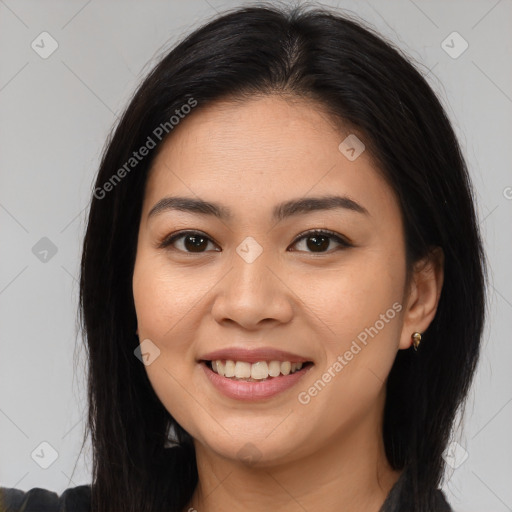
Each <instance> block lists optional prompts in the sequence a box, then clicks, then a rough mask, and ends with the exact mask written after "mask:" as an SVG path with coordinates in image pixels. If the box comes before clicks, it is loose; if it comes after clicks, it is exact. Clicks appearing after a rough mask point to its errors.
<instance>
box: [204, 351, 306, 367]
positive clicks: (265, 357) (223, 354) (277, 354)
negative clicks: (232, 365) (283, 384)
mask: <svg viewBox="0 0 512 512" xmlns="http://www.w3.org/2000/svg"><path fill="white" fill-rule="evenodd" d="M199 359H200V360H202V361H218V360H222V361H224V360H231V361H244V362H247V363H257V362H258V361H290V362H291V363H307V362H309V361H311V359H307V358H305V357H302V356H299V355H298V354H293V353H292V352H285V351H283V350H277V349H275V348H272V347H263V348H257V349H248V348H239V347H232V348H223V349H220V350H214V351H213V352H208V353H207V354H204V355H203V356H201V357H200V358H199Z"/></svg>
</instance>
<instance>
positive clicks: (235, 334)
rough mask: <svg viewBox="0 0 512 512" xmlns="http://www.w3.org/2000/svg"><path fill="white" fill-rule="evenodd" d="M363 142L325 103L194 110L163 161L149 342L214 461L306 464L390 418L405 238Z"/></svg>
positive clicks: (152, 252) (148, 205) (140, 278)
mask: <svg viewBox="0 0 512 512" xmlns="http://www.w3.org/2000/svg"><path fill="white" fill-rule="evenodd" d="M349 134H350V132H347V133H344V134H340V131H339V130H337V129H335V128H334V127H333V126H332V124H330V123H329V122H328V120H327V118H326V116H325V115H324V114H322V113H321V112H320V110H319V109H318V107H317V106H315V104H312V103H308V102H306V101H303V100H296V101H294V102H291V101H289V100H288V101H285V100H284V99H283V98H278V97H276V96H267V97H261V98H254V99H252V100H250V101H246V102H244V103H243V104H242V103H229V102H223V103H217V104H215V105H213V106H210V107H208V108H206V109H204V110H202V111H199V110H198V111H196V112H193V113H192V114H190V116H189V117H188V118H185V119H184V120H183V121H181V124H180V125H179V126H178V127H177V128H175V131H174V132H173V133H172V134H171V137H170V138H169V139H168V140H167V141H166V143H165V145H164V146H163V147H162V149H161V151H160V152H159V154H158V155H157V158H156V159H155V162H154V165H153V167H152V169H151V172H150V175H149V177H148V182H147V188H146V191H145V197H144V203H143V211H142V217H141V222H140V226H139V237H138V246H137V257H136V263H135V269H134V274H133V294H134V300H135V306H136V312H137V321H138V333H139V339H140V341H141V342H142V343H143V349H142V352H143V353H148V354H149V356H146V357H148V359H147V363H146V364H147V365H146V366H145V369H146V371H147V374H148V377H149V379H150V381H151V384H152V386H153V388H154V390H155V392H156V394H157V395H158V397H159V398H160V400H161V401H162V403H163V405H164V406H165V407H166V409H167V410H168V411H169V413H170V414H171V415H172V416H173V417H174V418H175V419H176V420H177V421H178V422H179V423H180V424H181V426H182V427H183V428H184V429H185V430H187V431H188V432H189V433H190V434H191V435H192V436H193V437H194V438H195V439H196V441H197V442H198V443H199V445H200V446H201V447H203V449H208V450H210V451H211V452H215V453H216V454H218V455H221V456H223V457H227V458H230V459H237V458H238V459H246V460H249V459H252V462H256V461H259V464H265V463H269V464H270V463H272V461H277V460H279V461H285V460H289V461H292V460H295V459H298V458H300V457H303V456H307V455H308V454H309V453H314V452H315V451H317V450H321V449H322V448H325V447H328V446H332V443H333V442H336V440H337V439H338V440H342V439H344V438H345V439H347V438H349V436H350V435H351V433H354V432H356V431H357V429H358V428H359V427H361V426H363V425H367V424H368V421H369V420H368V419H369V418H373V420H375V419H376V418H379V415H380V413H381V411H382V407H383V403H384V399H385V394H384V389H385V381H386V378H387V375H388V373H389V371H390V368H391V366H392V363H393V361H394V358H395V355H396V352H397V350H398V349H399V348H406V347H407V346H408V345H409V342H410V335H411V332H410V330H409V329H408V328H407V329H406V328H405V327H406V326H405V325H404V308H405V305H404V304H403V302H404V300H405V299H406V296H405V277H406V265H405V245H404V233H403V226H402V222H401V216H400V209H399V206H398V203H397V200H396V198H395V196H394V194H393V191H392V189H391V188H390V187H389V186H388V184H387V183H386V182H385V181H384V179H383V178H382V177H381V176H380V175H379V173H378V172H377V171H376V169H375V167H374V165H373V164H372V161H371V159H370V157H369V155H368V152H367V151H363V152H362V153H361V154H360V155H359V156H358V153H359V152H360V151H361V149H362V146H361V145H360V142H358V141H357V140H356V139H354V138H353V136H352V137H351V138H349V139H348V140H347V141H346V142H345V144H343V145H342V146H341V149H340V148H339V146H340V143H342V141H344V140H345V139H346V137H347V136H348V135H349ZM354 141H355V142H354ZM362 142H363V143H364V140H362ZM177 197H180V198H186V199H187V200H188V203H185V201H181V206H180V202H175V203H174V206H175V207H172V204H171V201H167V207H165V203H161V205H162V204H163V206H161V207H160V208H158V210H157V211H156V212H154V213H153V214H152V215H150V212H151V210H152V209H153V207H154V206H155V205H156V204H157V203H159V202H160V201H162V200H163V199H164V198H177ZM329 197H330V198H338V199H332V201H331V203H324V201H323V200H324V199H325V198H329ZM200 201H204V202H208V203H214V204H215V206H216V208H215V210H214V209H213V208H211V207H208V206H202V207H199V206H197V207H194V208H192V205H193V204H194V203H196V202H200ZM329 204H330V205H331V208H328V207H327V206H329ZM311 230H329V231H332V232H334V233H335V235H334V236H331V235H329V234H320V235H318V234H317V235H314V234H309V235H308V234H307V232H308V231H311ZM184 231H187V232H188V233H181V235H182V236H180V237H178V238H176V239H175V240H174V241H172V242H170V243H169V244H168V245H167V246H166V247H160V244H161V243H162V242H163V241H165V240H166V239H169V237H170V235H172V234H177V233H178V232H184ZM336 237H339V239H337V238H336ZM413 330H414V329H413ZM147 340H149V341H147ZM158 351H159V352H158ZM211 360H214V361H217V360H219V361H221V363H220V364H217V363H216V362H214V363H213V366H212V363H210V361H211ZM226 361H228V362H226ZM230 361H232V362H230ZM290 363H292V364H290ZM293 363H295V364H293ZM298 363H302V368H300V365H299V366H297V364H298ZM297 368H300V369H297ZM215 369H216V370H217V371H214V370H215ZM293 369H295V372H293V373H290V374H288V375H285V374H286V373H287V372H288V371H293ZM226 372H227V375H232V374H233V372H236V373H235V377H232V376H231V377H228V376H226ZM269 372H270V374H271V376H268V374H269ZM222 373H224V376H222ZM248 375H251V377H250V380H249V378H248ZM236 376H238V379H240V380H238V379H237V377H236ZM373 420H372V421H373ZM363 430H364V429H363Z"/></svg>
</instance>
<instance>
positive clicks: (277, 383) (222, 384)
mask: <svg viewBox="0 0 512 512" xmlns="http://www.w3.org/2000/svg"><path fill="white" fill-rule="evenodd" d="M200 365H201V366H202V368H203V371H204V372H205V374H206V376H207V377H208V379H209V380H210V382H211V383H212V384H213V385H214V387H215V388H217V390H218V391H220V392H221V393H222V394H224V395H226V396H227V397H229V398H234V399H235V400H244V401H256V400H264V399H265V398H271V397H273V396H276V395H278V394H279V393H282V392H284V391H286V390H287V389H290V388H291V387H293V386H294V385H295V384H296V383H297V382H298V381H299V380H300V379H301V378H302V377H303V376H304V375H305V374H306V372H307V371H308V370H309V369H310V368H311V367H312V366H313V365H308V366H306V367H305V368H303V369H301V370H298V371H296V372H294V373H290V374H289V375H280V376H279V377H271V378H269V379H266V380H263V381H261V382H247V381H243V380H233V379H230V378H227V377H222V376H221V375H219V374H218V373H215V372H214V371H213V370H210V368H209V367H208V366H207V365H206V364H205V363H200Z"/></svg>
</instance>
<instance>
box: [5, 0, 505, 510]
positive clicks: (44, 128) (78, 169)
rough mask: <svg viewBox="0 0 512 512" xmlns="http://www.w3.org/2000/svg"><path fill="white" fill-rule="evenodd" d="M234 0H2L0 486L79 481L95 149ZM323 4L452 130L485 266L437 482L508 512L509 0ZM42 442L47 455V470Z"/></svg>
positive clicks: (455, 496)
mask: <svg viewBox="0 0 512 512" xmlns="http://www.w3.org/2000/svg"><path fill="white" fill-rule="evenodd" d="M240 4H241V2H220V1H214V0H209V1H206V0H197V1H187V2H177V1H167V2H163V1H145V2H127V1H123V2H121V1H105V0H103V1H101V2H100V1H99V0H92V1H80V2H78V1H69V0H68V1H36V0H34V1H26V0H20V1H15V0H0V48H1V53H0V63H1V65H0V120H1V122H0V147H1V151H0V170H1V174H0V177H1V182H0V226H1V235H2V238H1V240H2V242H1V243H0V255H1V265H0V343H1V353H0V355H1V357H0V485H3V486H7V487H18V488H20V489H23V490H27V489H30V488H32V487H43V488H47V489H51V490H54V491H56V492H58V493H61V492H62V491H63V490H64V489H65V488H67V487H70V486H74V485H79V484H83V483H90V481H91V479H90V471H91V459H90V455H91V452H90V445H89V444H87V445H86V450H85V451H84V452H83V453H82V456H81V457H80V458H78V451H79V448H80V441H81V438H82V432H83V421H82V419H83V418H84V415H85V412H86V400H85V394H84V391H85V378H84V377H85V364H84V362H85V358H84V357H83V351H82V350H80V349H77V350H76V351H75V345H77V344H78V345H80V343H81V339H80V336H78V335H77V331H76V324H75V318H76V308H77V291H78V282H77V277H78V263H79V257H80V244H81V240H82V237H83V233H84V226H85V219H86V213H87V208H88V202H89V197H90V192H91V188H92V182H93V177H94V175H95V172H96V170H97V166H98V163H99V157H100V153H101V151H102V148H103V144H104V141H105V139H106V136H107V134H108V132H109V130H110V128H111V126H112V125H113V123H114V122H115V120H116V115H117V114H119V113H120V112H121V111H122V109H123V107H124V106H125V105H126V102H127V100H128V99H129V98H130V95H131V94H132V92H133V91H134V88H135V87H136V85H137V84H138V83H139V81H140V79H141V78H142V77H143V76H144V74H145V73H146V72H147V71H148V70H149V69H150V68H151V67H152V66H153V65H154V63H155V62H156V60H157V58H158V56H159V55H160V54H161V52H162V51H163V50H164V49H166V48H169V47H170V46H171V45H172V44H174V43H175V42H176V41H177V40H179V39H180V38H181V37H182V36H184V35H185V34H187V33H188V32H189V31H190V30H192V29H193V28H195V27H197V26H199V25H200V24H201V23H202V22H203V21H205V20H206V19H209V18H211V17H212V16H213V15H215V13H216V11H217V12H222V11H223V10H225V9H226V8H230V7H234V6H236V5H240ZM324 5H333V6H338V7H339V8H342V9H344V10H348V11H349V12H352V13H354V14H357V15H359V16H361V17H362V18H363V19H365V20H366V21H368V22H369V23H370V24H372V25H374V26H375V27H376V28H377V29H378V30H379V31H380V32H381V33H382V34H383V35H385V36H387V37H388V38H389V39H391V40H392V41H394V42H396V43H397V44H398V45H399V46H400V47H401V48H402V49H404V51H406V52H407V53H408V55H410V56H411V57H412V58H413V59H415V60H416V61H418V63H419V64H418V65H419V66H420V68H421V69H422V70H423V71H424V73H425V74H426V75H428V80H429V82H430V83H431V85H432V87H433V88H434V90H435V91H436V92H437V93H438V95H439V96H440V97H441V100H442V102H443V104H444V105H445V106H446V108H447V110H448V113H449V115H450V117H451V119H452V121H453V123H454V126H455V129H456V131H457V134H458V135H459V137H460V140H461V143H462V146H463V149H464V151H465V154H466V157H467V159H468V163H469V166H470V170H471V174H472V177H473V180H474V184H475V187H476V191H477V201H478V210H479V215H480V219H481V227H482V231H483V234H484V237H485V243H486V249H487V252H488V255H489V259H490V263H491V266H492V270H491V286H490V289H489V294H490V299H489V320H488V323H487V327H486V331H485V337H484V344H483V353H482V358H481V363H480V366H479V370H478V374H477V377H476V381H475V385H474V386H473V389H472V391H471V395H470V400H469V404H468V407H467V411H466V416H465V418H464V421H463V422H462V425H461V428H459V429H458V430H456V431H455V432H454V441H456V442H457V443H458V446H457V447H456V450H455V451H454V453H453V454H452V455H447V457H451V458H450V461H451V464H452V466H457V467H453V468H450V467H449V468H448V469H449V471H448V472H447V474H446V478H445V482H444V490H445V491H446V493H447V496H448V498H449V500H450V502H451V503H452V505H453V506H454V508H455V510H456V511H459V512H461V511H467V512H470V511H474V512H476V511H481V510H485V511H486V512H492V511H496V512H504V511H507V510H509V511H512V486H511V485H510V482H511V481H512V480H511V476H512V457H511V455H512V437H511V436H510V432H511V428H510V427H511V425H512V403H511V402H512V377H511V373H510V369H509V368H510V361H511V356H512V344H511V342H510V331H511V327H512V325H511V320H510V319H511V317H512V286H511V284H510V283H511V277H512V276H511V270H510V268H511V267H510V262H511V261H512V244H511V240H512V230H511V229H510V219H511V213H512V173H511V172H510V163H511V161H512V151H511V144H510V142H509V139H510V135H511V133H512V130H511V125H512V120H511V119H512V117H511V113H512V76H511V75H512V68H511V65H510V60H511V59H510V56H511V55H512V51H511V50H512V35H511V30H510V21H511V20H512V1H511V0H500V1H496V0H492V1H485V0H480V1H467V0H466V1H442V2H440V1H439V2H434V1H422V0H414V1H413V0H401V1H386V2H384V1H381V2H378V1H372V2H350V1H338V2H325V3H324ZM44 31H46V32H48V33H49V34H51V36H52V37H53V38H54V39H55V40H56V41H57V43H58V48H57V50H56V51H55V52H54V53H53V54H52V55H50V56H49V57H48V58H46V59H43V58H42V57H41V56H40V55H39V53H36V51H35V50H34V49H32V47H31V43H32V42H33V41H35V43H34V44H39V46H40V47H42V46H43V44H44V48H45V51H47V50H48V49H50V48H51V46H50V43H51V41H50V40H49V39H48V36H39V35H40V34H41V33H42V32H44ZM454 31H456V32H458V33H459V34H460V35H461V36H462V38H463V39H464V40H465V41H467V43H468V45H469V47H468V48H467V50H466V51H465V52H464V53H462V54H461V55H460V56H458V57H457V58H453V56H450V55H449V54H448V53H447V52H446V51H445V49H447V50H449V51H450V52H451V53H452V54H454V53H458V52H459V51H460V50H461V49H462V48H463V47H462V44H463V41H462V40H461V39H457V36H455V39H454V38H453V37H451V38H448V39H446V38H447V37H448V36H449V35H450V34H451V33H452V32H454ZM42 37H44V38H46V39H44V41H45V42H44V43H41V42H40V41H41V38H42ZM445 40H446V42H445V43H444V47H443V46H442V42H443V41H445ZM446 45H449V46H451V47H452V48H451V49H449V48H447V47H446ZM42 50H43V49H42V48H40V49H39V51H42ZM44 237H47V238H48V239H49V240H50V241H51V242H49V241H48V240H43V241H41V239H42V238H44ZM36 244H37V245H36ZM34 246H35V249H33V248H34ZM53 246H54V251H55V249H56V251H57V252H56V253H55V254H53V253H52V247H53ZM44 250H48V251H49V252H48V253H45V252H44ZM45 260H46V261H45ZM75 361H76V363H77V367H76V369H77V371H76V372H75V371H74V363H75ZM42 442H46V443H49V444H50V445H51V446H52V447H53V449H54V450H55V451H56V452H57V453H58V457H57V459H56V460H55V461H54V462H53V463H52V464H51V465H50V466H49V467H48V468H47V469H43V468H42V467H40V466H41V464H42V465H44V464H49V463H50V462H52V459H51V456H52V448H49V447H48V446H46V445H43V446H41V443H42ZM454 446H456V445H454ZM31 454H33V456H31ZM466 457H467V458H466ZM75 464H76V467H75ZM73 470H74V472H73Z"/></svg>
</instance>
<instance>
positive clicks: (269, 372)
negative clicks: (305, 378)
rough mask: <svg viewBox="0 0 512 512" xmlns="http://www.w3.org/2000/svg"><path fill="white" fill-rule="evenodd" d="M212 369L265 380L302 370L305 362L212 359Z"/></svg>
mask: <svg viewBox="0 0 512 512" xmlns="http://www.w3.org/2000/svg"><path fill="white" fill-rule="evenodd" d="M211 364H212V370H213V371H214V372H215V373H218V374H219V375H220V376H222V377H229V378H235V379H246V380H247V379H249V380H253V381H254V380H265V379H267V378H268V377H278V376H279V375H289V374H291V373H294V372H296V371H298V370H300V369H301V368H302V366H303V363H292V362H290V361H268V362H267V361H258V362H257V363H253V364H251V363H247V362H245V361H232V360H229V359H228V360H227V361H223V360H220V359H218V360H216V361H211Z"/></svg>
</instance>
